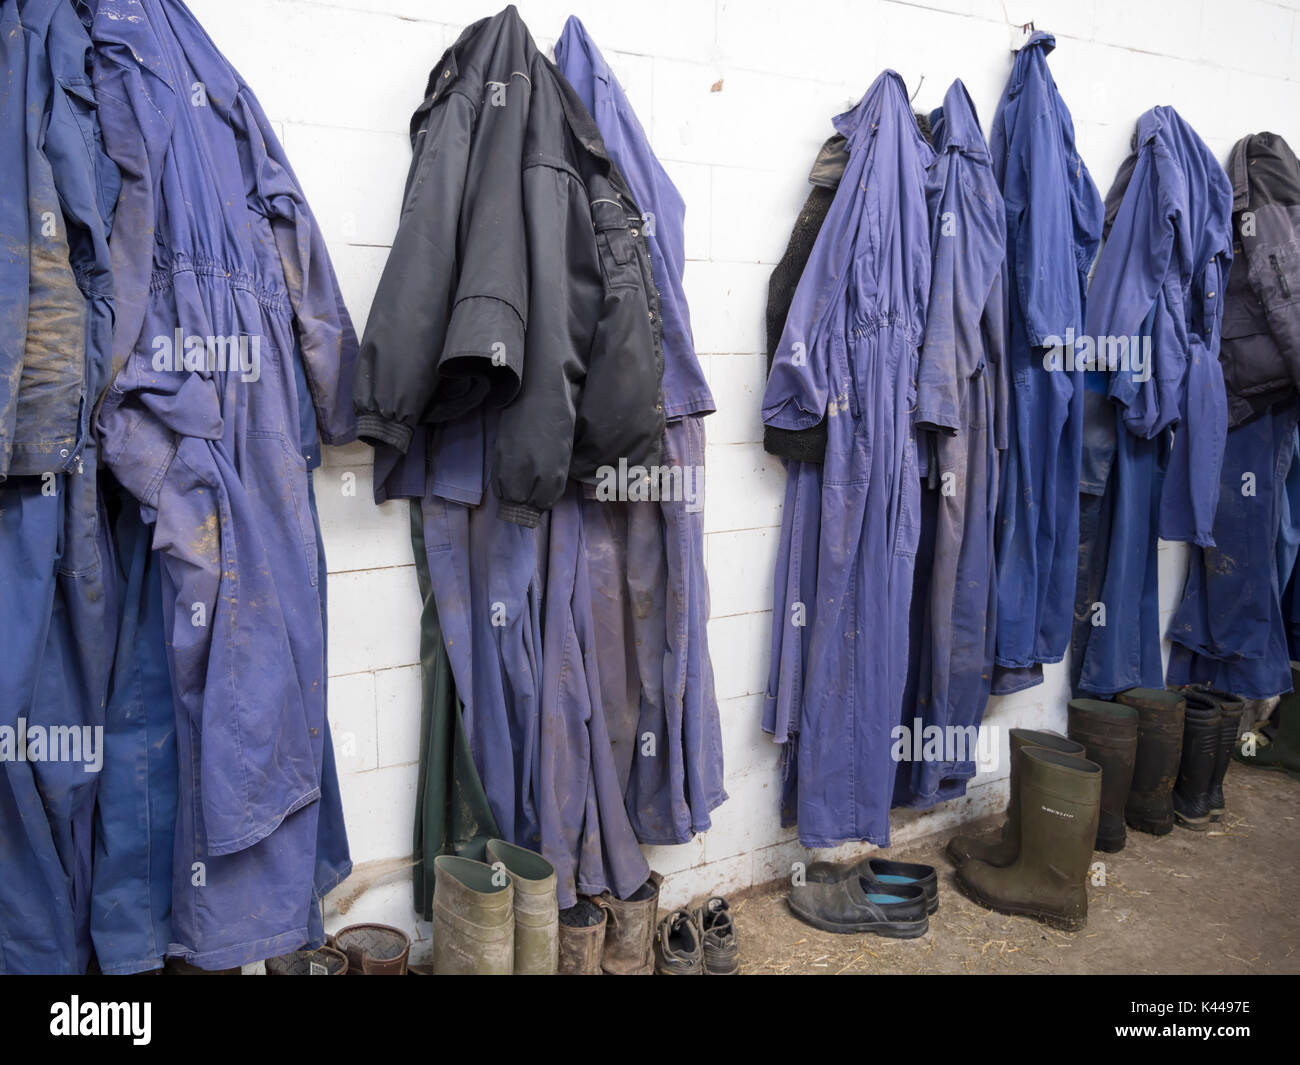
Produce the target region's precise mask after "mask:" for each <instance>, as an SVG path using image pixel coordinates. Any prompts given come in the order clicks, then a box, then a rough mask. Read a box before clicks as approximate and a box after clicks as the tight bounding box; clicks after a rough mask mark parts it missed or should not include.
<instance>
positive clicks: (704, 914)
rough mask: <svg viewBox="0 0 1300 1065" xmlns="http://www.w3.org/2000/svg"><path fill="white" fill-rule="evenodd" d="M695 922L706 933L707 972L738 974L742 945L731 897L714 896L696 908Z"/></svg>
mask: <svg viewBox="0 0 1300 1065" xmlns="http://www.w3.org/2000/svg"><path fill="white" fill-rule="evenodd" d="M695 924H696V926H697V927H698V928H699V929H700V931H701V933H702V934H703V936H704V974H705V975H706V976H735V975H736V974H737V973H739V972H740V944H739V943H737V942H736V926H735V924H734V923H733V922H732V920H731V907H730V906H729V905H728V904H727V900H726V899H724V898H722V897H721V896H718V895H714V896H713V898H711V899H709V901H708V902H706V903H705V904H704V905H703V906H701V907H700V908H699V909H698V910H696V911H695Z"/></svg>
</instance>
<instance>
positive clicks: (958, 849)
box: [948, 728, 1083, 868]
mask: <svg viewBox="0 0 1300 1065" xmlns="http://www.w3.org/2000/svg"><path fill="white" fill-rule="evenodd" d="M1008 735H1009V741H1010V745H1011V794H1010V796H1009V797H1008V798H1007V819H1006V821H1005V822H1004V823H1003V825H1002V833H1001V835H999V836H995V837H994V838H993V840H992V841H985V840H980V839H975V838H974V837H972V836H953V837H952V839H950V840H949V841H948V857H949V858H951V859H952V860H953V862H954V863H955V864H957V865H961V863H962V862H964V861H968V860H969V859H971V858H977V859H979V860H980V861H981V862H986V863H987V864H989V865H996V866H998V867H999V868H1001V867H1002V866H1006V865H1010V864H1011V863H1012V862H1014V861H1015V860H1016V855H1017V854H1018V853H1020V800H1019V795H1020V787H1019V782H1020V768H1019V766H1020V752H1021V751H1023V750H1024V749H1025V748H1026V747H1045V748H1047V749H1048V750H1053V751H1060V752H1061V753H1062V754H1076V755H1081V754H1083V744H1081V743H1076V742H1075V741H1074V740H1071V739H1067V738H1066V737H1064V736H1062V735H1061V734H1060V733H1059V732H1048V731H1044V730H1042V729H1028V728H1013V729H1012V730H1011V731H1010V733H1009V734H1008Z"/></svg>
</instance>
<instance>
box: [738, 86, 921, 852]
mask: <svg viewBox="0 0 1300 1065" xmlns="http://www.w3.org/2000/svg"><path fill="white" fill-rule="evenodd" d="M835 126H836V128H837V129H838V130H839V132H840V133H842V134H844V136H845V137H846V138H847V150H848V152H849V161H848V164H847V167H846V169H845V172H844V176H843V178H842V180H841V183H840V186H839V189H838V191H837V193H836V196H835V200H834V202H833V203H832V205H831V208H830V211H829V213H828V214H827V217H826V220H825V223H824V224H823V227H822V229H821V232H820V234H819V235H818V238H817V241H816V243H815V245H814V246H813V250H812V253H811V255H810V257H809V261H808V264H807V266H806V267H805V269H804V273H803V276H802V278H801V279H800V282H799V286H798V289H797V290H796V292H795V296H794V300H793V302H792V304H791V308H790V314H789V317H788V319H787V322H786V327H785V331H784V333H783V334H782V337H781V341H780V344H779V347H778V349H777V352H776V356H775V359H774V361H773V365H772V372H771V375H770V377H769V379H768V385H767V391H766V394H765V395H764V398H763V418H764V421H765V422H766V423H767V424H768V425H773V426H778V427H780V428H784V429H806V428H808V427H810V426H812V425H816V424H818V423H819V422H821V421H822V419H824V418H825V419H829V420H828V424H827V448H826V461H825V465H824V468H823V470H822V475H821V481H822V483H821V489H822V490H821V496H820V500H819V502H818V504H817V505H818V506H819V508H820V529H819V531H820V536H819V539H818V564H817V575H816V603H815V608H814V609H813V610H811V611H809V614H810V615H811V632H810V633H809V636H808V639H809V647H808V659H807V667H806V669H805V670H803V677H802V680H803V683H802V685H801V686H800V687H799V688H798V689H796V688H795V687H794V686H792V685H791V686H786V685H785V684H783V683H782V684H780V685H778V689H777V692H778V693H779V694H780V695H781V696H783V697H785V698H787V699H788V700H789V701H790V703H789V705H785V706H783V705H780V704H778V705H777V706H775V707H773V708H771V710H772V714H773V719H774V720H776V721H779V722H781V727H782V728H784V730H785V732H786V733H787V734H788V735H789V734H792V733H793V732H794V731H795V730H796V729H797V733H798V738H797V741H796V742H797V743H798V753H797V767H794V768H796V769H797V774H798V776H797V789H798V790H797V816H798V824H799V838H800V840H801V842H803V843H804V845H805V846H834V845H836V844H839V843H842V842H845V841H847V840H868V841H870V842H873V843H877V844H880V845H886V844H888V842H889V807H890V800H891V796H892V792H893V785H894V774H895V766H894V763H893V762H892V760H891V758H890V746H891V741H890V733H891V730H892V729H893V726H894V724H895V723H896V722H897V721H898V719H899V715H900V711H901V707H902V698H903V686H904V682H905V679H906V673H907V633H908V611H909V606H910V603H911V593H912V573H913V566H914V559H915V554H916V547H917V537H918V534H919V529H920V519H921V515H920V502H921V501H920V481H919V475H918V468H917V452H916V433H915V430H914V428H913V425H912V414H913V411H914V409H915V406H916V400H917V387H916V372H917V348H918V346H919V345H920V342H921V337H922V333H923V331H924V328H925V308H926V301H927V299H928V296H929V290H930V237H929V214H928V211H927V207H926V197H925V175H926V168H927V167H928V166H929V165H930V163H931V162H932V161H933V158H934V152H933V150H932V149H931V147H930V145H929V144H928V143H926V141H925V139H924V137H922V135H921V132H920V130H919V129H918V127H917V124H916V120H915V119H914V118H913V116H912V112H911V109H910V107H909V106H908V97H907V91H906V88H905V86H904V85H903V81H902V79H901V78H900V77H899V76H898V75H897V74H896V73H894V72H893V71H886V72H885V73H883V74H882V75H880V77H879V78H877V79H876V81H875V82H874V83H873V84H872V86H871V88H870V89H869V90H868V91H867V93H866V95H865V96H863V98H862V100H861V101H860V102H859V103H858V104H857V105H856V106H855V107H854V108H853V109H852V110H850V111H847V112H845V113H844V114H842V115H839V116H838V117H837V118H836V119H835ZM807 504H808V505H812V500H807ZM795 509H796V508H788V509H787V512H786V514H785V515H784V516H783V519H782V520H783V524H784V523H790V522H794V521H796V520H797V516H796V514H795ZM794 540H795V537H794V536H787V535H786V533H785V531H784V529H783V534H782V546H783V548H785V547H787V546H789V547H791V548H794V546H795V545H794ZM792 554H793V551H789V552H786V553H784V554H783V555H782V556H781V557H779V558H778V561H777V572H776V589H777V599H778V610H777V613H776V615H775V617H774V619H773V625H774V626H775V627H777V628H778V629H780V630H781V634H780V636H776V635H774V637H773V643H774V646H777V647H783V644H784V642H785V641H787V640H790V641H797V642H799V643H802V640H803V633H802V631H801V628H800V627H799V626H797V625H795V624H794V623H793V620H792V617H791V616H787V615H786V612H785V611H784V609H783V608H782V603H781V600H782V598H783V595H784V591H785V589H788V588H790V587H791V586H792V582H791V580H790V567H791V563H792V558H791V555H792ZM793 586H794V587H796V588H797V587H798V582H793ZM798 594H804V592H803V590H802V589H800V590H799V592H798ZM776 657H777V659H778V660H781V661H784V660H785V658H786V656H785V653H784V650H783V649H782V650H781V651H778V653H777V654H776ZM796 657H797V656H796V655H794V654H791V656H790V658H791V659H792V660H793V659H794V658H796ZM773 694H776V693H773Z"/></svg>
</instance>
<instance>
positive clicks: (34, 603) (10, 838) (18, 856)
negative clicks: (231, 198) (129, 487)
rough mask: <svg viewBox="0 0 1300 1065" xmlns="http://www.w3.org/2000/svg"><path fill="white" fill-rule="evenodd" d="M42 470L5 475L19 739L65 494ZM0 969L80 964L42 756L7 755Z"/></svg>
mask: <svg viewBox="0 0 1300 1065" xmlns="http://www.w3.org/2000/svg"><path fill="white" fill-rule="evenodd" d="M62 482H63V479H62V478H59V479H58V481H57V482H56V484H57V490H56V492H55V494H53V495H45V494H44V493H43V492H42V489H41V486H42V482H41V480H40V479H39V478H34V477H23V478H10V479H9V481H8V482H6V483H5V484H4V485H0V548H2V549H0V601H3V602H4V604H5V607H4V609H3V610H0V647H3V648H4V654H5V668H4V669H3V670H0V727H4V728H5V729H7V730H8V735H9V737H10V739H11V742H12V741H13V738H14V737H15V735H16V732H17V730H18V728H19V719H20V718H22V717H25V716H26V712H27V708H29V707H30V706H31V705H32V703H33V699H34V696H35V692H36V688H37V684H38V673H39V667H40V662H41V658H42V653H43V650H44V648H45V645H46V641H47V637H48V634H49V630H50V624H51V621H50V619H51V614H52V612H53V606H54V595H55V584H56V580H57V578H56V575H55V571H56V569H57V567H58V560H59V547H60V543H61V541H62V537H63V521H64V511H65V508H66V503H65V500H64V493H65V486H64V485H63V483H62ZM0 868H3V869H4V875H3V876H0V970H2V971H4V972H8V973H73V972H80V971H81V970H80V969H79V968H78V953H79V952H78V932H77V926H76V916H75V911H74V908H73V904H74V894H73V881H72V876H71V875H70V873H69V872H68V870H66V869H65V868H64V866H63V863H62V862H61V861H60V856H59V851H58V847H57V845H56V840H55V830H54V828H53V826H52V825H51V823H50V819H49V816H48V815H47V814H46V811H45V804H44V803H43V801H42V797H41V793H40V787H39V778H38V775H37V772H36V766H35V763H32V762H28V761H19V760H18V752H17V751H16V750H13V751H10V750H6V751H5V760H4V761H3V762H0Z"/></svg>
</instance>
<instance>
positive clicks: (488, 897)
mask: <svg viewBox="0 0 1300 1065" xmlns="http://www.w3.org/2000/svg"><path fill="white" fill-rule="evenodd" d="M484 856H485V858H486V861H482V862H479V861H474V860H473V859H471V858H462V857H456V856H453V855H446V854H444V855H441V856H440V857H438V858H435V859H434V861H433V868H434V889H433V971H434V973H435V974H436V975H439V976H444V975H446V976H471V975H477V976H510V975H511V974H513V975H516V976H549V975H551V974H553V973H555V972H556V969H557V966H558V963H559V942H560V940H559V913H560V911H559V905H558V903H557V902H556V895H555V868H554V866H552V865H551V863H550V862H548V861H547V860H546V859H545V858H543V857H542V856H541V855H540V854H537V853H536V852H534V851H530V850H528V849H527V848H524V847H519V846H516V845H515V844H513V843H507V842H505V841H504V840H499V839H494V840H489V841H488V844H487V848H486V852H485V855H484Z"/></svg>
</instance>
